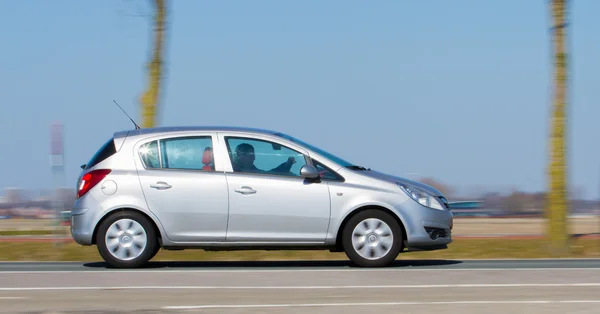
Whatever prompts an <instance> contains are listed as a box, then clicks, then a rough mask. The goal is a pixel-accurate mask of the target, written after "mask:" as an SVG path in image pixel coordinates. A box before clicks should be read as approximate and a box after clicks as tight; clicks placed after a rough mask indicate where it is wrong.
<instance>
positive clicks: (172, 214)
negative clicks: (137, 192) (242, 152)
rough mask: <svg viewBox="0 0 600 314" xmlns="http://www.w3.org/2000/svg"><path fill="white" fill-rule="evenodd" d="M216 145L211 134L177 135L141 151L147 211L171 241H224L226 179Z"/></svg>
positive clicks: (152, 143) (154, 142)
mask: <svg viewBox="0 0 600 314" xmlns="http://www.w3.org/2000/svg"><path fill="white" fill-rule="evenodd" d="M212 142H213V141H212V137H211V136H210V135H206V136H202V135H199V136H177V137H169V138H161V139H158V141H157V140H154V141H151V142H148V143H145V144H143V145H141V146H140V148H139V152H140V155H141V160H142V162H143V164H142V165H141V166H140V167H139V178H140V184H141V186H142V190H143V192H144V195H145V197H146V202H147V205H148V208H149V209H150V211H152V212H153V213H154V214H155V215H156V216H157V217H158V219H159V220H160V223H161V224H162V226H163V227H164V229H165V232H166V234H167V237H168V238H169V239H171V240H172V241H177V242H213V241H215V242H221V241H224V240H225V235H226V232H227V215H228V202H229V199H228V196H227V180H226V178H225V174H224V173H223V172H216V171H214V163H213V162H212V159H213V158H212V148H213V147H212V146H213V145H212V144H213V143H212ZM159 146H160V157H159V153H158V152H159V150H158V147H159Z"/></svg>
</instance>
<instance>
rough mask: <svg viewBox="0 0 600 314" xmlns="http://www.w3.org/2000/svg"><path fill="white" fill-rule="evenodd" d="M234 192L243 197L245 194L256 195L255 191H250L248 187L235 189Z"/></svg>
mask: <svg viewBox="0 0 600 314" xmlns="http://www.w3.org/2000/svg"><path fill="white" fill-rule="evenodd" d="M235 191H236V192H237V193H240V194H244V195H246V194H254V193H256V190H253V189H252V188H251V187H249V186H242V188H241V189H236V190H235Z"/></svg>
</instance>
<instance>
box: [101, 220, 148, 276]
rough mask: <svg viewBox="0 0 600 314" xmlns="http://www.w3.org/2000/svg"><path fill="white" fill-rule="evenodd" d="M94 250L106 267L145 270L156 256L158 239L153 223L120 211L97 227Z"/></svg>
mask: <svg viewBox="0 0 600 314" xmlns="http://www.w3.org/2000/svg"><path fill="white" fill-rule="evenodd" d="M124 230H125V231H124ZM96 246H97V247H98V252H99V253H100V256H102V258H103V259H104V261H105V262H106V264H108V266H109V267H114V268H136V267H141V266H144V265H145V264H146V263H147V262H148V261H149V260H150V259H151V258H152V256H153V255H154V254H156V253H157V252H158V249H157V247H158V239H157V236H156V232H155V230H154V226H153V225H152V222H150V221H149V220H148V219H147V218H146V217H144V216H143V215H142V214H140V213H137V212H128V211H123V212H117V213H115V214H112V215H110V216H109V217H108V218H107V219H106V220H104V221H103V222H102V223H101V224H100V226H99V227H98V233H97V234H96ZM127 253H129V254H127Z"/></svg>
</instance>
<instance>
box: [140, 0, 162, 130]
mask: <svg viewBox="0 0 600 314" xmlns="http://www.w3.org/2000/svg"><path fill="white" fill-rule="evenodd" d="M165 1H167V0H154V6H155V8H156V13H155V17H154V49H153V53H152V59H151V60H150V62H149V63H148V89H147V90H146V92H145V93H144V94H143V95H142V97H141V98H140V102H141V104H142V127H143V128H151V127H154V126H155V125H156V120H157V118H156V116H157V114H156V112H157V110H156V108H157V106H158V100H159V93H160V87H161V86H160V83H161V76H162V54H163V41H164V32H165V11H166V8H165Z"/></svg>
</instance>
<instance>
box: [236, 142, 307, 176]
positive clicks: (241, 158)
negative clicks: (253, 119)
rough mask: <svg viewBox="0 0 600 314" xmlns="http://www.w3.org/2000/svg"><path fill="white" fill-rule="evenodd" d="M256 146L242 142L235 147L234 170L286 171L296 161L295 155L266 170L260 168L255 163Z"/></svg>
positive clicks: (258, 171) (257, 171)
mask: <svg viewBox="0 0 600 314" xmlns="http://www.w3.org/2000/svg"><path fill="white" fill-rule="evenodd" d="M254 160H255V156H254V147H253V146H252V145H250V144H248V143H242V144H240V145H238V146H237V147H236V148H235V156H234V158H233V163H232V166H233V171H235V172H256V173H270V172H276V173H286V172H288V173H289V172H290V169H291V168H292V165H293V164H295V163H296V159H295V158H294V157H290V158H288V160H287V161H286V162H284V163H282V164H281V165H279V166H277V167H275V168H273V169H271V170H268V171H265V170H262V169H258V168H257V167H256V166H255V165H254Z"/></svg>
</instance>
